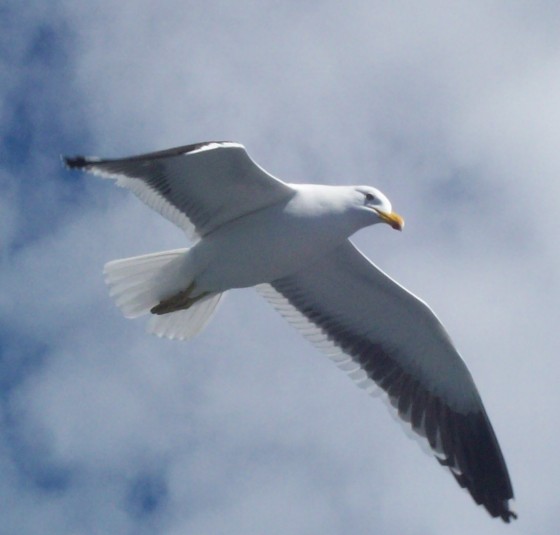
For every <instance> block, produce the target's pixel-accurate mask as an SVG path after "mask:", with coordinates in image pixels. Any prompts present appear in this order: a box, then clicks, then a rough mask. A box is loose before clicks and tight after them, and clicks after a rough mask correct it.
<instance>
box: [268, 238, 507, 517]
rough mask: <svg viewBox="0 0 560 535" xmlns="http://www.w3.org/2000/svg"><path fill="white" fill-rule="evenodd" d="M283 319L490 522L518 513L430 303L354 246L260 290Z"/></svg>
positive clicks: (486, 426) (468, 384)
mask: <svg viewBox="0 0 560 535" xmlns="http://www.w3.org/2000/svg"><path fill="white" fill-rule="evenodd" d="M259 290H260V291H261V293H262V294H263V295H264V297H266V298H267V299H268V300H269V301H270V302H271V303H272V304H273V305H274V306H275V307H276V308H277V309H278V311H279V312H280V313H281V314H282V315H283V316H284V317H286V319H287V320H288V321H289V322H290V323H291V324H292V325H294V326H295V327H296V328H298V329H300V330H301V331H302V333H303V334H304V335H305V336H306V337H307V338H309V339H310V340H311V341H312V342H313V343H314V344H315V345H317V346H318V347H319V348H320V349H322V350H324V351H325V352H326V353H327V354H328V355H329V356H330V357H331V358H332V359H333V360H334V361H335V362H336V363H337V364H338V365H339V366H340V367H341V368H342V369H343V370H345V371H346V372H347V373H348V374H349V375H350V377H352V378H353V379H354V380H355V381H356V382H357V383H358V384H359V385H360V386H362V387H364V388H366V389H367V390H368V391H370V392H371V391H373V390H376V389H377V390H379V389H380V390H382V391H383V392H385V394H386V395H387V397H388V398H389V401H390V403H391V406H392V409H393V410H394V412H395V413H396V414H397V415H398V416H399V417H400V419H401V421H403V423H404V424H405V425H407V426H408V425H409V426H410V427H409V428H410V429H412V431H414V432H415V433H417V434H418V435H420V436H422V437H425V439H426V440H427V442H428V444H429V447H430V448H431V449H432V451H433V453H434V455H435V456H436V458H437V459H438V461H439V462H440V463H441V464H442V465H444V466H446V467H448V468H449V470H450V471H451V473H452V474H453V475H454V476H455V478H456V480H457V481H458V483H459V484H460V485H461V487H464V488H466V489H467V490H468V491H469V492H470V494H471V496H472V497H473V498H474V500H475V501H476V503H477V504H482V505H483V506H484V507H486V509H487V510H488V511H489V512H490V514H491V515H492V516H494V517H496V516H499V517H501V518H502V519H503V520H504V521H506V522H509V520H510V518H512V517H514V516H515V514H514V513H513V512H511V511H510V509H509V504H508V500H509V499H511V498H512V497H513V491H512V487H511V483H510V479H509V475H508V471H507V468H506V464H505V462H504V458H503V456H502V452H501V451H500V447H499V445H498V441H497V440H496V436H495V434H494V431H493V430H492V426H491V424H490V421H489V419H488V416H487V415H486V411H485V409H484V406H483V405H482V401H481V399H480V396H479V394H478V391H477V389H476V386H475V384H474V382H473V380H472V377H471V374H470V373H469V371H468V369H467V367H466V365H465V363H464V362H463V360H462V359H461V357H460V356H459V354H458V353H457V351H456V349H455V348H454V346H453V344H452V343H451V340H450V339H449V336H448V335H447V333H446V332H445V330H444V328H443V326H442V325H441V323H440V322H439V320H438V319H437V318H436V316H435V315H434V314H433V312H432V311H431V310H430V309H429V308H428V306H427V305H426V304H425V303H423V302H422V301H420V300H419V299H418V298H416V297H415V296H414V295H412V294H411V293H410V292H408V291H407V290H405V289H404V288H402V287H401V286H400V285H398V284H397V283H395V282H394V281H393V280H392V279H390V278H389V277H388V276H387V275H385V274H384V273H383V272H381V271H380V270H379V269H378V268H377V267H376V266H374V265H373V264H372V263H371V262H370V261H369V260H368V259H367V258H366V257H365V256H364V255H362V254H361V253H360V251H358V250H357V249H356V248H355V247H354V246H353V245H352V243H350V241H346V242H345V243H344V244H343V245H341V246H339V247H337V248H336V249H334V250H333V251H332V252H331V253H330V254H328V255H327V256H326V257H324V258H321V259H320V260H318V261H317V262H316V263H315V264H313V265H312V266H307V267H306V268H305V269H302V270H301V271H299V272H297V273H295V274H293V275H290V276H287V277H284V278H282V279H279V280H276V281H273V282H272V283H270V285H263V286H261V287H259Z"/></svg>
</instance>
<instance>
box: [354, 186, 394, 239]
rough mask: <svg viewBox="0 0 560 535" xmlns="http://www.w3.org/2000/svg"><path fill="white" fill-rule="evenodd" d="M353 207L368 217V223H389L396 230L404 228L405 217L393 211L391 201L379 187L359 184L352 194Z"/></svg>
mask: <svg viewBox="0 0 560 535" xmlns="http://www.w3.org/2000/svg"><path fill="white" fill-rule="evenodd" d="M352 203H353V207H355V208H356V209H357V210H360V212H361V213H363V214H364V215H365V216H366V217H367V218H368V224H369V225H373V224H375V223H387V224H388V225H390V226H391V227H393V228H394V229H396V230H402V229H403V228H404V219H403V218H402V217H401V216H400V215H398V214H396V213H395V212H393V208H392V206H391V202H390V201H389V199H387V197H385V195H383V193H381V192H380V191H379V190H378V189H375V188H372V187H371V186H357V187H355V188H354V191H353V194H352Z"/></svg>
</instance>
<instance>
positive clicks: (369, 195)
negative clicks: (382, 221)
mask: <svg viewBox="0 0 560 535" xmlns="http://www.w3.org/2000/svg"><path fill="white" fill-rule="evenodd" d="M374 200H375V196H374V195H372V194H371V193H366V201H374Z"/></svg>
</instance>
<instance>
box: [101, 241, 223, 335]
mask: <svg viewBox="0 0 560 535" xmlns="http://www.w3.org/2000/svg"><path fill="white" fill-rule="evenodd" d="M187 253H188V249H175V250H173V251H163V252H160V253H152V254H147V255H142V256H135V257H132V258H123V259H121V260H113V261H112V262H108V263H107V264H106V265H105V268H104V270H103V273H104V275H105V282H106V283H107V285H108V286H109V294H110V295H111V297H113V299H114V300H115V303H116V304H117V306H118V307H119V308H120V309H121V311H122V313H123V314H124V316H125V317H127V318H136V317H138V316H143V315H144V314H148V313H150V311H151V310H152V309H154V307H157V306H158V305H159V304H160V303H161V302H162V301H164V300H166V299H169V298H170V297H171V296H173V295H175V294H177V293H181V292H183V291H184V290H185V288H188V287H189V286H190V284H191V283H192V275H190V274H189V262H188V259H187V256H188V255H187ZM221 296H222V294H208V295H206V296H204V298H202V299H199V300H197V301H196V302H194V303H193V304H192V305H190V306H189V307H188V308H186V309H183V310H177V311H173V312H169V313H167V314H162V315H154V316H152V318H151V320H150V323H149V326H148V331H149V332H151V333H153V334H156V335H157V336H165V337H167V338H177V339H186V338H191V337H192V336H194V335H196V334H198V333H199V332H200V331H201V330H202V329H203V328H204V327H205V325H206V324H207V323H208V321H209V319H210V317H211V316H212V313H213V312H214V310H215V309H216V306H217V305H218V302H219V301H220V298H221Z"/></svg>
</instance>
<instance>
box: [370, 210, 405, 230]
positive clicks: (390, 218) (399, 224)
mask: <svg viewBox="0 0 560 535" xmlns="http://www.w3.org/2000/svg"><path fill="white" fill-rule="evenodd" d="M374 210H375V211H376V212H377V215H378V216H379V217H380V218H381V219H382V220H383V221H384V222H385V223H387V224H388V225H391V226H392V227H393V228H394V229H396V230H402V229H403V228H404V219H403V218H402V217H401V216H400V215H399V214H395V212H391V213H390V214H388V213H387V212H382V211H381V210H378V209H377V208H374Z"/></svg>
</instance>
